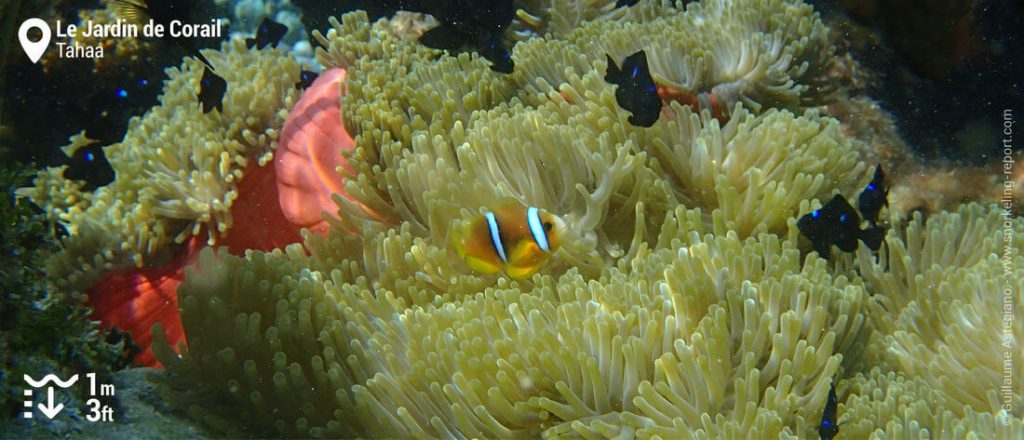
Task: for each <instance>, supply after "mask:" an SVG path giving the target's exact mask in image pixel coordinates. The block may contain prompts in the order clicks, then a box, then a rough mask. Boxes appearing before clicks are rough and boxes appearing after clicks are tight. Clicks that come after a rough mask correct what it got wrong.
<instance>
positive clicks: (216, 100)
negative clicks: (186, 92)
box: [198, 67, 228, 113]
mask: <svg viewBox="0 0 1024 440" xmlns="http://www.w3.org/2000/svg"><path fill="white" fill-rule="evenodd" d="M227 90H228V83H227V81H224V78H221V77H219V76H217V74H216V73H213V69H210V68H209V67H204V68H203V78H202V79H200V80H199V96H198V98H199V102H201V103H202V104H203V113H209V112H210V110H213V109H217V111H220V112H223V111H224V92H227Z"/></svg>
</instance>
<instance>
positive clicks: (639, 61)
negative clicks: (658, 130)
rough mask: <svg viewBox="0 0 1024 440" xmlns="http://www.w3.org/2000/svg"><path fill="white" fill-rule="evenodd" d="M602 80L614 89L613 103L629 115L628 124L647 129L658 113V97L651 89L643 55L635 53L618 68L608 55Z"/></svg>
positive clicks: (642, 52)
mask: <svg viewBox="0 0 1024 440" xmlns="http://www.w3.org/2000/svg"><path fill="white" fill-rule="evenodd" d="M604 80H605V81H608V82H609V83H611V84H614V85H616V86H618V87H616V89H615V100H616V101H617V102H618V103H619V106H620V107H622V108H623V109H625V110H626V111H629V112H630V113H632V114H633V115H632V116H630V117H629V123H630V124H633V125H636V126H639V127H650V126H652V125H654V122H655V121H657V120H658V116H659V115H660V114H661V97H659V96H658V89H657V88H656V87H655V86H654V78H651V72H650V70H648V68H647V53H646V52H644V51H642V50H641V51H639V52H637V53H634V54H632V55H630V56H628V57H626V59H625V60H623V61H622V68H621V69H620V68H619V66H618V65H616V64H615V60H613V59H612V57H611V56H610V55H609V56H608V70H607V71H606V72H605V75H604Z"/></svg>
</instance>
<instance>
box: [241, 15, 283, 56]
mask: <svg viewBox="0 0 1024 440" xmlns="http://www.w3.org/2000/svg"><path fill="white" fill-rule="evenodd" d="M287 33H288V26H285V25H283V24H281V23H278V22H276V21H274V20H271V19H270V18H269V17H263V21H262V22H260V27H259V28H258V29H256V38H246V39H245V47H247V48H249V49H252V48H253V47H256V49H263V48H264V47H267V46H270V47H274V46H277V43H280V42H281V38H282V37H284V34H287Z"/></svg>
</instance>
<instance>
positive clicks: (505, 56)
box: [477, 38, 515, 73]
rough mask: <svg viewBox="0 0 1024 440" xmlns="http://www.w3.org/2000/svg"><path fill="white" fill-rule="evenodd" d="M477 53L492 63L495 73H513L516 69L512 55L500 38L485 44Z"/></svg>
mask: <svg viewBox="0 0 1024 440" xmlns="http://www.w3.org/2000/svg"><path fill="white" fill-rule="evenodd" d="M477 53H479V54H480V56H482V57H484V59H486V60H488V61H490V62H491V70H493V71H495V72H501V73H512V70H513V69H514V68H515V63H514V62H513V61H512V54H510V53H508V50H507V49H505V45H504V44H502V42H501V39H499V38H495V39H493V40H491V41H486V42H483V44H482V45H481V47H479V48H477Z"/></svg>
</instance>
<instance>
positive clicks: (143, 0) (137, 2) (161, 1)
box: [111, 0, 213, 68]
mask: <svg viewBox="0 0 1024 440" xmlns="http://www.w3.org/2000/svg"><path fill="white" fill-rule="evenodd" d="M111 1H112V2H113V4H114V8H115V10H116V11H117V13H118V15H120V16H121V17H123V18H127V19H132V20H138V18H141V17H148V18H149V19H150V20H153V23H154V24H158V25H162V26H163V29H164V35H165V36H164V39H166V40H168V41H171V42H173V43H174V44H177V45H178V46H180V47H181V48H182V49H185V51H186V52H188V53H189V54H190V55H192V56H194V57H196V58H197V59H198V60H199V61H202V62H203V64H206V65H207V66H209V67H210V68H213V65H211V64H210V61H209V60H207V59H206V57H205V56H203V54H202V53H199V49H198V48H196V46H195V45H194V44H193V39H192V38H186V37H172V36H171V35H170V31H169V29H170V27H171V22H174V21H178V22H179V23H195V22H198V21H196V16H197V15H199V14H197V12H198V10H200V9H206V8H207V7H209V3H208V0H111Z"/></svg>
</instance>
